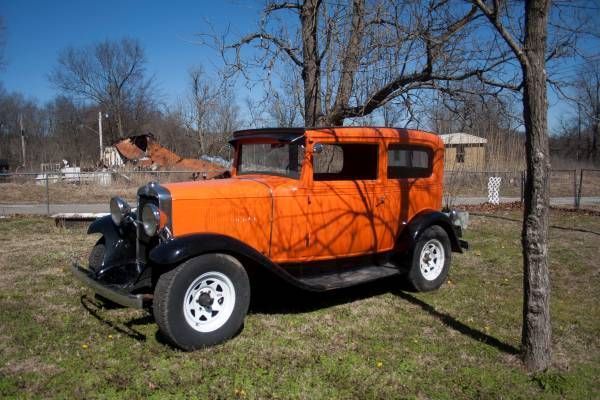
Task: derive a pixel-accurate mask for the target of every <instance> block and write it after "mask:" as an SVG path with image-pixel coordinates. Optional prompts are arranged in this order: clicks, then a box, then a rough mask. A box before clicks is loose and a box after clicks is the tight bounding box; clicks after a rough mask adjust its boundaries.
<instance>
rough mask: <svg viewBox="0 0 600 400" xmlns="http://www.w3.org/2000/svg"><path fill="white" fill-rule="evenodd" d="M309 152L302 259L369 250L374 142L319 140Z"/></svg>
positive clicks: (372, 245) (372, 246)
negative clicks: (304, 246)
mask: <svg viewBox="0 0 600 400" xmlns="http://www.w3.org/2000/svg"><path fill="white" fill-rule="evenodd" d="M313 149H314V150H313V163H312V167H313V171H312V182H311V185H310V186H309V190H308V203H309V204H308V222H309V224H308V237H307V244H308V247H307V251H306V256H307V258H308V259H314V260H318V259H332V258H342V257H351V256H358V255H364V254H368V253H373V252H375V251H376V250H377V247H378V246H377V234H376V229H375V221H374V199H373V190H374V188H375V187H376V185H377V184H378V157H379V154H378V144H377V143H376V142H374V143H364V142H359V143H339V142H326V141H325V142H319V143H318V144H315V145H314V146H313Z"/></svg>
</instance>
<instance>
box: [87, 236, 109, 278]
mask: <svg viewBox="0 0 600 400" xmlns="http://www.w3.org/2000/svg"><path fill="white" fill-rule="evenodd" d="M105 253H106V245H105V244H104V238H103V237H102V238H100V239H98V241H97V242H96V245H95V246H94V248H93V249H92V251H91V252H90V256H89V258H88V265H89V268H90V269H91V270H92V271H94V272H98V271H99V270H100V269H101V268H102V262H103V261H104V254H105Z"/></svg>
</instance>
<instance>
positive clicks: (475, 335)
mask: <svg viewBox="0 0 600 400" xmlns="http://www.w3.org/2000/svg"><path fill="white" fill-rule="evenodd" d="M395 294H396V295H397V296H398V297H400V298H402V299H404V300H406V301H408V302H409V303H411V304H414V305H416V306H419V307H420V308H421V309H422V310H423V311H426V312H427V313H428V314H429V315H431V316H432V317H434V318H435V319H437V320H438V321H440V322H441V323H442V324H444V325H445V326H447V327H449V328H452V329H454V330H455V331H457V332H459V333H462V334H463V335H465V336H469V337H470V338H472V339H475V340H477V341H478V342H482V343H485V344H487V345H489V346H492V347H495V348H496V349H498V350H500V351H502V352H504V353H508V354H518V353H519V350H518V349H517V348H516V347H514V346H511V345H510V344H507V343H504V342H502V341H501V340H499V339H497V338H495V337H493V336H490V335H488V334H487V333H484V332H481V331H480V330H477V329H475V328H471V327H470V326H468V325H465V324H464V323H462V322H460V321H459V320H457V319H456V318H454V317H452V316H451V315H449V314H446V313H443V312H440V311H438V310H436V309H435V307H433V306H432V305H430V304H427V303H426V302H424V301H423V300H420V299H418V298H416V297H414V296H413V295H411V294H410V293H406V292H402V291H398V292H397V293H395Z"/></svg>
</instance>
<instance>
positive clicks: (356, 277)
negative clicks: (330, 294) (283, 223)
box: [294, 263, 402, 292]
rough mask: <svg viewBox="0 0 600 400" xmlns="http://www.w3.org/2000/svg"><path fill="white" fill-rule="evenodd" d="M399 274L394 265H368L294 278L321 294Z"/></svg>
mask: <svg viewBox="0 0 600 400" xmlns="http://www.w3.org/2000/svg"><path fill="white" fill-rule="evenodd" d="M401 274H402V271H401V270H399V269H398V268H397V267H396V266H395V265H393V264H391V263H387V264H385V265H369V266H364V267H360V268H354V269H351V270H347V271H336V272H333V273H331V272H330V273H323V274H311V275H309V276H306V275H305V276H300V277H299V276H296V277H294V278H295V279H296V280H297V281H298V282H301V283H302V284H303V285H305V286H307V287H308V288H310V289H311V290H314V291H319V292H322V291H327V290H333V289H340V288H345V287H349V286H354V285H358V284H361V283H366V282H371V281H374V280H377V279H382V278H387V277H390V276H394V275H401Z"/></svg>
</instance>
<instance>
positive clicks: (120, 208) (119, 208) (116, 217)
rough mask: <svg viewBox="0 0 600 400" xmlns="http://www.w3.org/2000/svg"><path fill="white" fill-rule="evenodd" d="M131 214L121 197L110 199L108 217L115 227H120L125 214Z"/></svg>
mask: <svg viewBox="0 0 600 400" xmlns="http://www.w3.org/2000/svg"><path fill="white" fill-rule="evenodd" d="M130 212H131V207H129V204H127V202H126V201H125V200H123V199H122V198H121V197H118V196H116V197H113V198H112V199H110V217H111V218H112V220H113V222H114V223H115V225H120V224H121V222H123V219H124V218H125V216H126V215H127V214H129V213H130Z"/></svg>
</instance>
